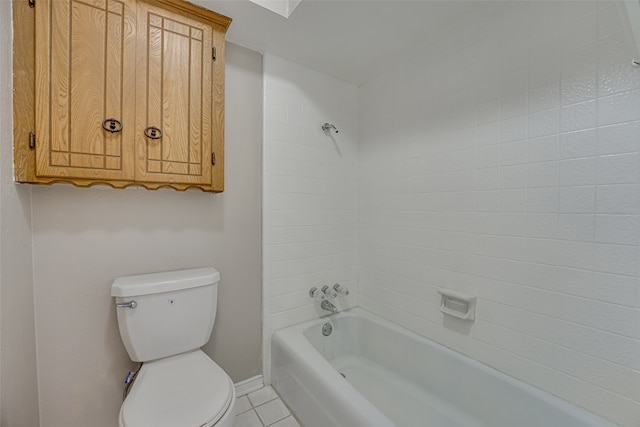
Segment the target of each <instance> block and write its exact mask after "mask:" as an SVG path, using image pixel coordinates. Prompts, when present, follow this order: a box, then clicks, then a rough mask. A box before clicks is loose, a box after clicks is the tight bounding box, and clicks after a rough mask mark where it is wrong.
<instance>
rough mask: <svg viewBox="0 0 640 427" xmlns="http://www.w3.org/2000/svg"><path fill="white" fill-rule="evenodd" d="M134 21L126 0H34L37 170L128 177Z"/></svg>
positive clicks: (131, 165)
mask: <svg viewBox="0 0 640 427" xmlns="http://www.w3.org/2000/svg"><path fill="white" fill-rule="evenodd" d="M135 19H136V16H135V3H132V2H131V1H130V0H81V1H80V0H49V1H42V2H38V7H37V8H36V136H37V142H36V174H37V175H38V176H44V177H66V178H90V179H96V180H131V179H133V177H134V159H135V157H134V152H135V149H134V145H133V144H134V143H135V141H134V132H135V82H134V79H135V70H134V67H135V63H134V60H135V30H136V29H135ZM108 119H114V121H108V122H105V120H108ZM103 123H104V126H106V127H107V128H108V129H109V130H113V131H115V130H118V129H120V127H121V130H120V131H119V132H110V131H107V130H105V129H104V128H103Z"/></svg>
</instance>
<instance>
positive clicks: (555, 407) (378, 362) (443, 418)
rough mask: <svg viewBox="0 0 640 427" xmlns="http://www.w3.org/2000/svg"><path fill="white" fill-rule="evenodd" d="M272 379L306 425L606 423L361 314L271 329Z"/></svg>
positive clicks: (566, 426) (590, 426) (538, 426)
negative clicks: (327, 327) (326, 327)
mask: <svg viewBox="0 0 640 427" xmlns="http://www.w3.org/2000/svg"><path fill="white" fill-rule="evenodd" d="M326 322H330V323H331V324H332V326H333V332H332V333H331V335H329V336H328V337H325V336H323V334H322V325H323V324H325V323H326ZM341 373H342V374H344V377H343V375H342V374H341ZM272 382H273V386H274V387H275V388H276V390H277V391H278V393H280V395H281V396H282V398H283V399H284V401H285V402H286V403H287V405H288V406H289V407H290V408H291V409H292V410H293V412H294V413H295V415H296V416H297V417H298V419H300V421H301V422H302V423H303V425H304V427H329V426H332V427H394V426H398V427H476V426H477V427H595V426H599V427H603V426H612V424H610V423H608V422H606V421H604V420H602V419H600V418H598V417H596V416H594V415H592V414H590V413H588V412H586V411H584V410H582V409H580V408H577V407H575V406H572V405H571V404H569V403H567V402H565V401H563V400H560V399H558V398H556V397H554V396H552V395H550V394H548V393H545V392H543V391H540V390H538V389H536V388H534V387H532V386H529V385H527V384H524V383H523V382H521V381H518V380H516V379H514V378H511V377H509V376H507V375H505V374H503V373H501V372H498V371H496V370H495V369H492V368H490V367H488V366H486V365H483V364H482V363H479V362H477V361H475V360H473V359H470V358H468V357H466V356H463V355H461V354H460V353H456V352H455V351H452V350H450V349H448V348H446V347H443V346H441V345H439V344H436V343H434V342H432V341H430V340H427V339H425V338H423V337H420V336H419V335H417V334H414V333H412V332H410V331H407V330H406V329H404V328H401V327H399V326H396V325H394V324H392V323H390V322H387V321H385V320H384V319H381V318H379V317H377V316H374V315H373V314H371V313H369V312H367V311H364V310H362V309H359V308H355V309H351V310H349V311H345V312H342V313H339V314H338V315H333V316H331V317H330V319H329V318H323V319H319V320H313V321H309V322H306V323H302V324H299V325H295V326H292V327H289V328H286V329H282V330H279V331H277V332H276V333H275V334H274V335H273V344H272Z"/></svg>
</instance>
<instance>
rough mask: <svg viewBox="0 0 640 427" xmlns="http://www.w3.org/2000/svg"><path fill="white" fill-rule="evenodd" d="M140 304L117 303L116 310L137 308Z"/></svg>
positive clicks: (131, 302) (133, 302) (132, 302)
mask: <svg viewBox="0 0 640 427" xmlns="http://www.w3.org/2000/svg"><path fill="white" fill-rule="evenodd" d="M137 306H138V303H137V302H135V301H127V302H118V303H116V308H136V307H137Z"/></svg>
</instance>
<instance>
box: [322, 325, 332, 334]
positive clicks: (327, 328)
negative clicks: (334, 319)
mask: <svg viewBox="0 0 640 427" xmlns="http://www.w3.org/2000/svg"><path fill="white" fill-rule="evenodd" d="M331 332H333V326H331V323H329V322H327V323H325V324H324V325H322V335H324V336H325V337H328V336H329V335H331Z"/></svg>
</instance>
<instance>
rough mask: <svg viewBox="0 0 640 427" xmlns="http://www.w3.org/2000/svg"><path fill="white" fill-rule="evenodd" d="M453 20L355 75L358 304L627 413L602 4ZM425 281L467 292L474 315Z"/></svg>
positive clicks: (625, 199) (638, 175)
mask: <svg viewBox="0 0 640 427" xmlns="http://www.w3.org/2000/svg"><path fill="white" fill-rule="evenodd" d="M458 24H460V25H457V26H455V28H452V30H450V31H448V32H447V33H443V35H442V37H440V38H439V39H438V40H436V41H431V42H429V44H427V45H425V46H423V47H421V48H419V49H417V50H415V51H414V52H413V54H412V56H411V57H409V58H407V60H406V61H404V62H401V63H399V64H398V65H397V66H395V67H394V68H393V69H392V70H391V71H389V72H388V73H386V74H385V75H383V76H380V77H378V78H376V79H374V80H373V81H371V82H369V83H367V84H366V85H364V86H363V87H362V88H361V89H360V191H359V194H360V198H359V208H360V210H359V224H360V226H359V230H360V231H359V233H360V234H359V237H360V238H359V253H360V260H361V266H362V276H361V278H360V291H361V293H362V294H361V295H360V297H359V298H360V301H359V303H360V305H361V306H363V307H364V308H365V309H368V310H371V311H374V312H376V313H378V314H380V315H382V316H383V317H386V318H389V319H391V320H392V321H394V322H396V323H399V324H402V325H404V326H406V327H408V328H410V329H412V330H414V331H417V332H418V333H420V334H422V335H425V336H427V337H430V338H432V339H435V340H436V341H439V342H441V343H443V344H445V345H447V346H449V347H452V348H454V349H456V350H459V351H461V352H463V353H466V354H468V355H471V356H472V357H474V358H476V359H478V360H480V361H482V362H484V363H487V364H489V365H491V366H494V367H496V368H497V369H499V370H501V371H505V372H507V373H509V374H511V375H513V376H515V377H518V378H520V379H523V380H525V381H526V382H529V383H532V384H534V385H536V386H538V387H540V388H542V389H545V390H547V391H550V392H551V393H554V394H556V395H559V396H561V397H563V398H565V399H567V400H569V401H571V402H574V403H576V404H578V405H581V406H584V407H587V408H588V409H589V410H591V411H593V412H595V413H598V414H600V415H602V416H604V417H606V418H609V419H610V420H613V421H614V422H617V423H619V424H621V425H624V426H638V425H640V296H639V294H640V291H639V282H638V275H639V273H640V271H639V268H638V265H639V251H638V245H639V235H640V232H639V213H640V210H639V206H640V187H639V185H640V157H639V149H640V68H633V67H631V59H632V58H633V56H632V47H631V46H630V44H629V43H628V41H627V39H626V38H625V34H624V32H623V30H622V28H623V27H622V24H621V18H620V15H619V13H618V9H617V6H616V4H615V3H608V2H573V1H565V2H556V3H551V2H531V3H527V2H503V3H502V4H500V5H499V6H497V7H496V8H495V9H491V10H487V12H486V15H485V16H483V17H481V18H480V19H476V20H474V21H472V22H466V23H458ZM463 24H464V25H463ZM436 287H446V288H452V289H457V290H460V291H463V292H466V293H470V294H473V295H477V296H478V298H479V300H478V306H477V319H476V321H475V323H474V324H473V325H472V326H469V325H467V324H465V323H464V322H462V321H456V320H454V319H446V318H444V317H443V314H442V313H440V311H439V309H438V305H439V297H438V295H437V292H436Z"/></svg>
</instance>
